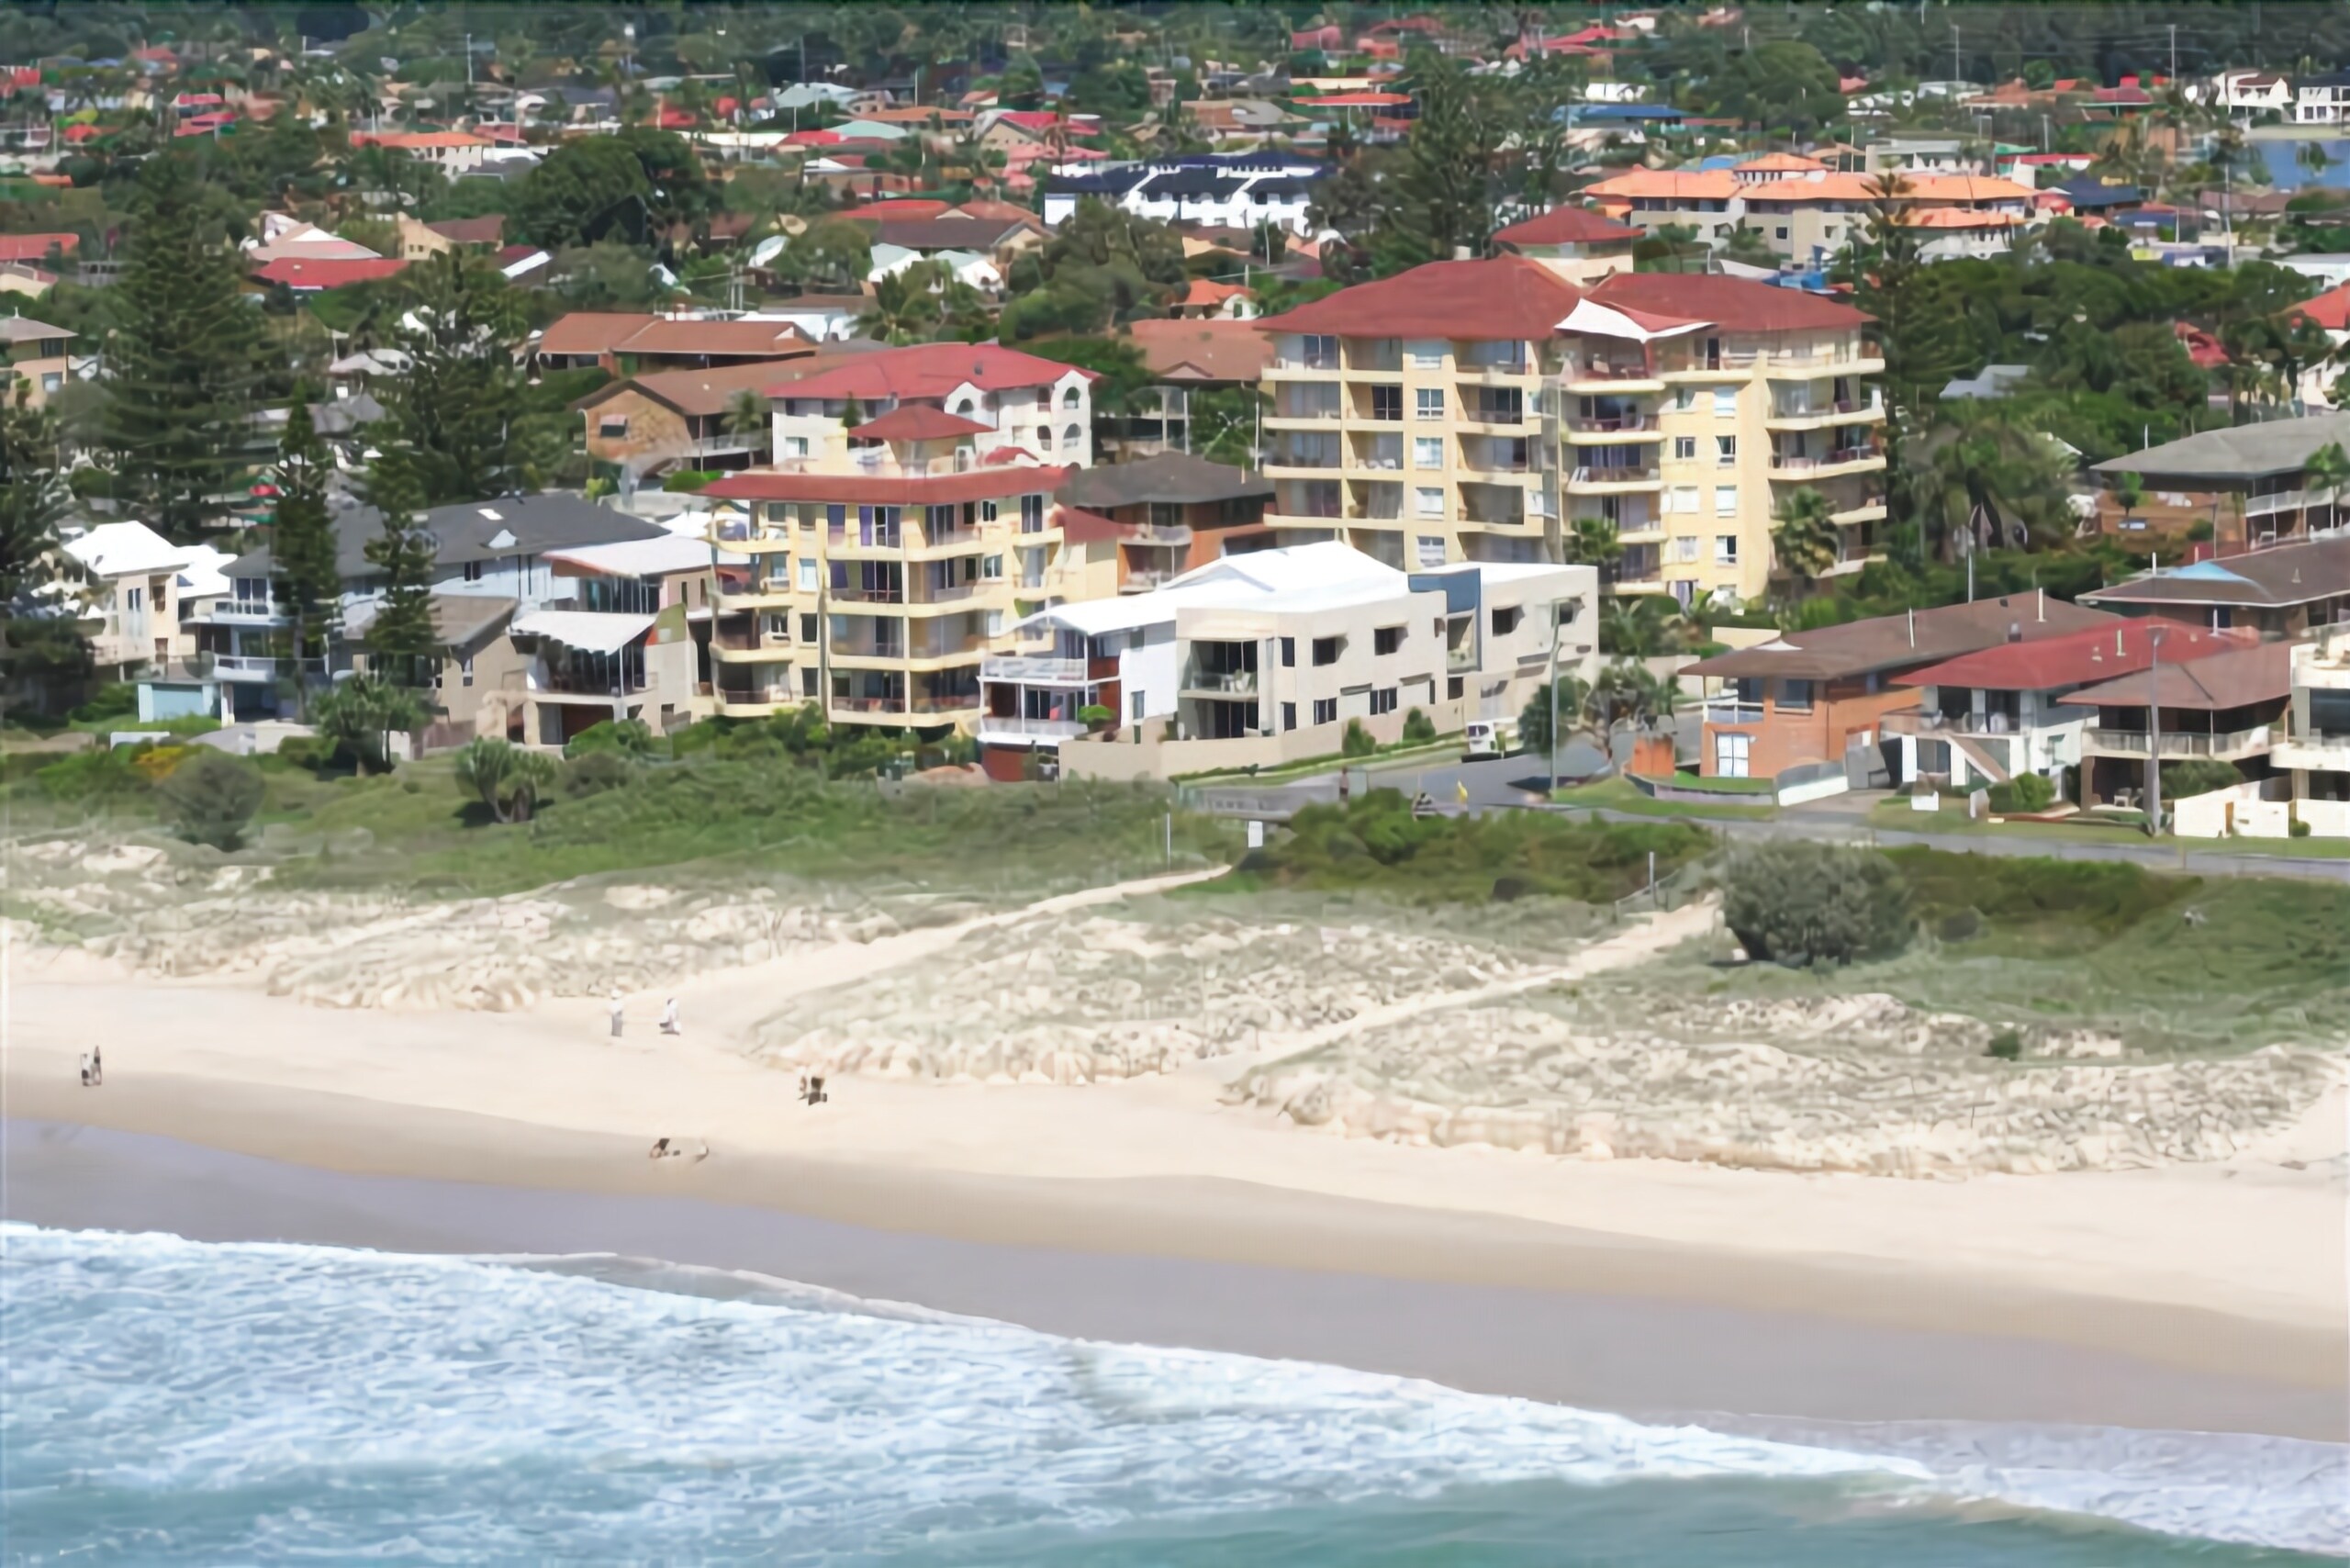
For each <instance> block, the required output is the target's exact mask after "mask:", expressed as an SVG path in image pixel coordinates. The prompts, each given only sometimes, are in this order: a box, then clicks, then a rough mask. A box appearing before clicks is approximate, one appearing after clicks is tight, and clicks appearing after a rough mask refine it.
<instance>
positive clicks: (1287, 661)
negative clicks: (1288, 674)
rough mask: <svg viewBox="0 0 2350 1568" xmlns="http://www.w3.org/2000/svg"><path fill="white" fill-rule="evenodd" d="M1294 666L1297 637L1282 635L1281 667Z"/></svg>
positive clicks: (1292, 667) (1295, 664) (1288, 667)
mask: <svg viewBox="0 0 2350 1568" xmlns="http://www.w3.org/2000/svg"><path fill="white" fill-rule="evenodd" d="M1296 667H1297V639H1296V638H1294V637H1283V638H1282V639H1281V668H1283V669H1294V668H1296Z"/></svg>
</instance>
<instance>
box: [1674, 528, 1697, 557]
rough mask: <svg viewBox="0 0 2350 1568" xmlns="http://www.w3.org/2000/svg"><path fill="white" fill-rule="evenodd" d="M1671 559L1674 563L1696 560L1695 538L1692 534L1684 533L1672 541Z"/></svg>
mask: <svg viewBox="0 0 2350 1568" xmlns="http://www.w3.org/2000/svg"><path fill="white" fill-rule="evenodd" d="M1696 558H1697V536H1696V535H1695V534H1694V533H1684V534H1683V535H1682V536H1681V537H1680V538H1678V539H1676V540H1674V541H1673V559H1674V560H1676V561H1694V560H1695V559H1696Z"/></svg>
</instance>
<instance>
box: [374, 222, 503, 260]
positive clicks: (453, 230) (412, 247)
mask: <svg viewBox="0 0 2350 1568" xmlns="http://www.w3.org/2000/svg"><path fill="white" fill-rule="evenodd" d="M393 221H394V222H395V224H396V225H397V227H398V229H399V235H400V255H401V257H402V259H403V260H406V261H411V262H420V261H424V260H427V259H428V258H430V257H433V256H440V255H446V254H447V253H448V252H451V251H457V250H470V249H487V250H492V251H495V250H498V249H499V248H501V247H502V246H503V245H504V244H505V242H506V217H505V214H503V213H497V212H493V213H488V214H486V215H485V216H483V217H480V218H443V219H442V220H441V221H440V222H438V223H420V222H419V221H417V220H416V219H415V218H410V217H409V216H408V214H406V213H401V214H400V215H399V216H398V217H397V218H395V219H394V220H393Z"/></svg>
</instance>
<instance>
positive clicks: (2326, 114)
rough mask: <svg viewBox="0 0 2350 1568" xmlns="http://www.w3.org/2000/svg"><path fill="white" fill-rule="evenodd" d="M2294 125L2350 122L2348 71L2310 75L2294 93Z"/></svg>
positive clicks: (2349, 72) (2349, 70)
mask: <svg viewBox="0 0 2350 1568" xmlns="http://www.w3.org/2000/svg"><path fill="white" fill-rule="evenodd" d="M2293 123H2294V124H2295V125H2342V124H2344V123H2350V69H2344V70H2340V71H2329V72H2327V73H2325V74H2324V75H2322V76H2311V77H2310V78H2308V79H2307V80H2306V81H2304V82H2302V83H2301V84H2300V85H2299V86H2298V87H2296V88H2295V89H2294V90H2293Z"/></svg>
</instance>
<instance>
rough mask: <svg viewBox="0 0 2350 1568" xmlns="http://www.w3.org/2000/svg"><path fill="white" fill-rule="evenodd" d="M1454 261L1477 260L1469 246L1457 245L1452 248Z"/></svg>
mask: <svg viewBox="0 0 2350 1568" xmlns="http://www.w3.org/2000/svg"><path fill="white" fill-rule="evenodd" d="M1452 259H1453V260H1454V261H1456V262H1473V261H1475V260H1476V259H1477V258H1476V255H1475V253H1474V252H1472V251H1471V250H1470V249H1469V247H1468V246H1466V245H1455V246H1454V247H1452Z"/></svg>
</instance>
